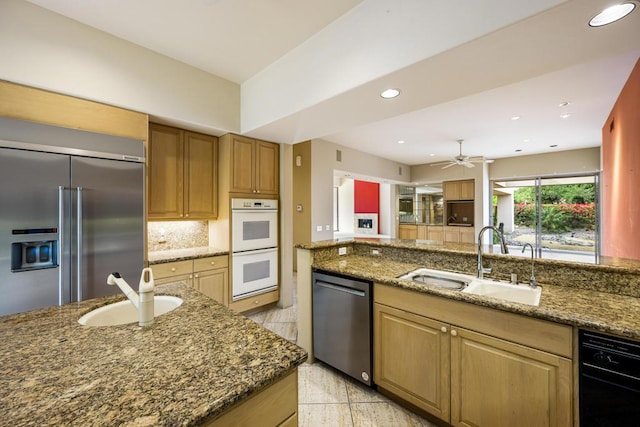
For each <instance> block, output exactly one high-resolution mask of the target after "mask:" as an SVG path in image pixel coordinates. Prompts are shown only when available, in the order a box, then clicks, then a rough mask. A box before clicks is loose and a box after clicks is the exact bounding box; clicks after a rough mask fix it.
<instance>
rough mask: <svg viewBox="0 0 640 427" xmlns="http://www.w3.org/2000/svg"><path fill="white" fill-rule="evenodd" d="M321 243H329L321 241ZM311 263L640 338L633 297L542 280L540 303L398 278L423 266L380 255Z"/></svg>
mask: <svg viewBox="0 0 640 427" xmlns="http://www.w3.org/2000/svg"><path fill="white" fill-rule="evenodd" d="M321 247H325V246H324V245H322V244H321ZM313 267H314V268H319V269H323V270H330V271H333V272H337V273H343V274H347V275H351V276H356V277H359V278H362V279H366V280H371V281H373V282H376V283H382V284H385V285H389V286H395V287H399V288H404V289H408V290H411V291H414V292H420V293H426V294H432V295H437V296H441V297H445V298H449V299H454V300H458V301H465V302H468V303H472V304H476V305H482V306H485V307H491V308H495V309H498V310H504V311H509V312H513V313H518V314H523V315H526V316H531V317H536V318H540V319H545V320H550V321H553V322H558V323H564V324H567V325H572V326H577V327H583V328H589V329H592V330H596V331H600V332H603V333H609V334H614V335H618V336H624V337H628V338H632V339H636V340H640V298H636V297H632V296H625V295H616V294H612V293H606V292H596V291H590V290H584V289H577V288H573V287H565V286H558V285H550V284H542V296H541V298H540V305H539V306H537V307H536V306H530V305H525V304H518V303H512V302H509V301H505V300H501V299H496V298H488V297H483V296H479V295H473V294H468V293H462V292H459V291H450V290H446V289H442V288H438V287H435V286H429V285H421V284H418V283H414V282H412V281H409V280H400V279H397V277H398V276H401V275H403V274H405V273H408V272H410V271H412V270H415V269H417V268H421V267H424V265H420V264H414V263H409V262H398V261H390V260H388V259H385V258H384V257H381V256H361V255H350V256H342V257H339V258H333V259H327V260H322V259H320V260H314V263H313ZM523 286H526V285H523Z"/></svg>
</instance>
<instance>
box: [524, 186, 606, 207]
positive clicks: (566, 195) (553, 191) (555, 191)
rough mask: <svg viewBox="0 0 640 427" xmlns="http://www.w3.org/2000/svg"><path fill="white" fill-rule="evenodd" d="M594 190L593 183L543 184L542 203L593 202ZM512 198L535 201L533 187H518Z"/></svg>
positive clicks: (528, 201)
mask: <svg viewBox="0 0 640 427" xmlns="http://www.w3.org/2000/svg"><path fill="white" fill-rule="evenodd" d="M595 195H596V190H595V186H594V184H563V185H543V186H542V204H543V205H544V204H556V203H577V204H584V203H594V202H595ZM513 200H514V202H515V203H516V204H519V203H535V201H536V195H535V188H534V187H522V188H518V189H517V190H516V191H515V193H514V194H513Z"/></svg>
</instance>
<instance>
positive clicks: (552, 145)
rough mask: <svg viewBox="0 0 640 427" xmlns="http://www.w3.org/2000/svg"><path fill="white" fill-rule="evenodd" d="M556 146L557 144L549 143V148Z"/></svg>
mask: <svg viewBox="0 0 640 427" xmlns="http://www.w3.org/2000/svg"><path fill="white" fill-rule="evenodd" d="M557 146H558V144H551V145H550V146H549V148H556V147H557Z"/></svg>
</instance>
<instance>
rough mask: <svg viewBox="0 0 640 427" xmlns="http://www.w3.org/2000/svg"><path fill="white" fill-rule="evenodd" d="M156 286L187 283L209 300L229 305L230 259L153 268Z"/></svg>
mask: <svg viewBox="0 0 640 427" xmlns="http://www.w3.org/2000/svg"><path fill="white" fill-rule="evenodd" d="M151 269H152V270H153V277H154V280H155V283H156V285H163V284H166V283H174V282H185V283H186V284H187V285H188V286H191V287H194V288H195V289H197V290H199V291H200V292H202V293H203V294H205V295H207V296H208V297H209V298H211V299H214V300H216V301H218V302H219V303H222V304H224V305H229V257H228V256H227V255H218V256H212V257H206V258H197V259H194V260H188V261H175V262H167V263H162V264H154V265H152V266H151Z"/></svg>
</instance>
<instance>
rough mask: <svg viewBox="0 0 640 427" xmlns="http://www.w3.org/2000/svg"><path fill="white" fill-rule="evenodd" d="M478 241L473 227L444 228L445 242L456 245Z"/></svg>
mask: <svg viewBox="0 0 640 427" xmlns="http://www.w3.org/2000/svg"><path fill="white" fill-rule="evenodd" d="M475 239H476V236H475V230H474V228H473V227H456V226H445V227H444V241H445V242H455V243H474V242H475Z"/></svg>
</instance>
